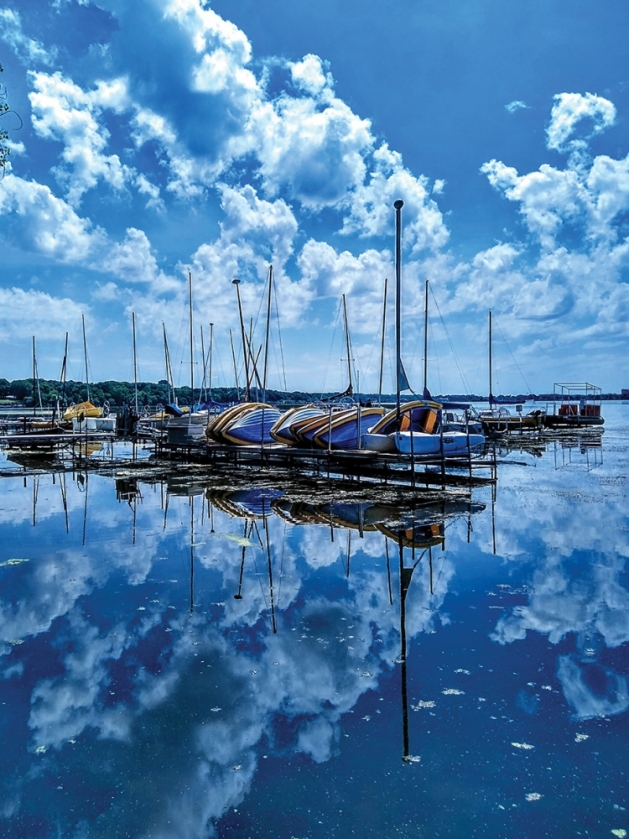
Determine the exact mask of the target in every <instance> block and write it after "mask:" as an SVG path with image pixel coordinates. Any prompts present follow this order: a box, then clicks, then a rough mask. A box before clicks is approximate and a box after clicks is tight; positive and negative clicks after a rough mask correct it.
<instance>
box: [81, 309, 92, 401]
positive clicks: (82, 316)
mask: <svg viewBox="0 0 629 839" xmlns="http://www.w3.org/2000/svg"><path fill="white" fill-rule="evenodd" d="M81 321H82V323H83V355H84V356H85V384H86V387H87V401H88V402H89V401H90V377H89V371H88V369H87V338H86V337H85V315H84V314H83V312H81Z"/></svg>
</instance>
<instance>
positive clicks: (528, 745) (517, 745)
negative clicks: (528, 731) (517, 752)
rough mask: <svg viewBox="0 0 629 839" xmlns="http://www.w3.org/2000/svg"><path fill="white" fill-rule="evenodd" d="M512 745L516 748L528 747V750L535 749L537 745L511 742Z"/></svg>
mask: <svg viewBox="0 0 629 839" xmlns="http://www.w3.org/2000/svg"><path fill="white" fill-rule="evenodd" d="M511 745H512V746H514V747H515V748H516V749H526V750H528V749H534V748H535V746H531V744H530V743H511Z"/></svg>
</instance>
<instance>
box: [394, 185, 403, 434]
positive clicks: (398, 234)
mask: <svg viewBox="0 0 629 839" xmlns="http://www.w3.org/2000/svg"><path fill="white" fill-rule="evenodd" d="M393 206H394V207H395V358H396V376H395V411H396V419H397V425H398V428H399V425H400V385H401V384H402V375H403V373H402V338H401V327H402V207H403V206H404V201H402V199H401V198H398V200H397V201H395V202H394V204H393Z"/></svg>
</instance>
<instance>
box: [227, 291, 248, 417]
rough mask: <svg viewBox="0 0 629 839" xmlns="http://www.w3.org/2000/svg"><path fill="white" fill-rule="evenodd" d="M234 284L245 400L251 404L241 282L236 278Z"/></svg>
mask: <svg viewBox="0 0 629 839" xmlns="http://www.w3.org/2000/svg"><path fill="white" fill-rule="evenodd" d="M232 283H233V284H234V285H235V286H236V297H237V298H238V314H239V316H240V332H241V333H242V352H243V355H244V359H245V381H246V382H247V387H246V390H245V400H246V401H247V402H249V401H250V400H251V390H250V387H249V353H248V352H247V340H246V338H245V322H244V320H243V318H242V302H241V300H240V280H239V279H238V278H237V277H236V278H235V279H233V280H232Z"/></svg>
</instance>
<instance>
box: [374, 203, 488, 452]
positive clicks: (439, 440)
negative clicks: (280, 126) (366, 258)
mask: <svg viewBox="0 0 629 839" xmlns="http://www.w3.org/2000/svg"><path fill="white" fill-rule="evenodd" d="M393 206H394V207H395V234H396V235H395V279H396V301H395V343H396V359H397V370H396V372H397V375H396V407H395V408H394V409H393V410H392V411H389V413H387V414H385V415H384V416H383V417H382V419H381V420H380V421H379V422H378V423H376V425H374V426H373V427H372V428H370V429H369V431H368V432H367V433H366V434H365V436H364V438H363V446H364V448H365V449H368V450H370V451H378V452H399V453H401V454H410V455H414V456H415V457H428V456H435V455H440V456H442V457H456V456H459V455H464V454H467V453H468V452H469V451H470V450H471V449H472V448H474V447H476V446H481V445H483V443H484V442H485V438H484V436H483V435H482V434H480V433H474V432H470V430H469V428H468V429H466V431H446V430H444V426H443V406H442V404H441V403H439V402H435V401H433V400H432V399H430V398H429V397H430V394H429V393H428V389H427V382H426V357H427V347H426V337H424V342H425V343H424V397H425V398H424V399H419V400H415V401H413V402H409V403H407V404H406V405H402V404H401V401H400V393H401V391H402V390H410V385H409V383H408V378H407V376H406V372H405V370H404V366H403V364H402V357H401V294H400V292H401V261H402V258H401V257H402V254H401V251H402V248H401V237H402V207H403V206H404V202H403V201H402V200H401V199H398V200H397V201H396V202H395V203H394V205H393ZM427 288H428V287H426V293H427ZM424 331H425V335H426V332H427V330H426V329H425V330H424Z"/></svg>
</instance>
